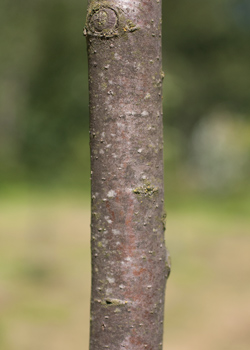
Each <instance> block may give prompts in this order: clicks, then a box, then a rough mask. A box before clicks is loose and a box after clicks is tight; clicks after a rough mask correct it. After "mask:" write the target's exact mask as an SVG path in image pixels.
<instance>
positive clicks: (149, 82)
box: [85, 0, 169, 350]
mask: <svg viewBox="0 0 250 350" xmlns="http://www.w3.org/2000/svg"><path fill="white" fill-rule="evenodd" d="M85 35H86V37H87V42H88V58H89V90H90V146H91V174H92V189H91V195H92V217H91V243H92V294H91V330H90V333H91V334H90V350H100V349H103V348H104V349H105V348H108V349H110V350H119V349H128V350H142V349H145V348H146V349H148V350H159V349H161V347H162V333H163V309H164V293H165V282H166V278H167V277H168V275H169V264H168V256H167V252H166V248H165V244H164V229H165V228H164V220H165V213H164V189H163V136H162V135H163V132H162V129H163V125H162V79H163V73H162V70H161V69H162V62H161V1H160V0H154V1H152V0H133V1H132V0H116V1H112V0H110V1H96V0H93V1H89V7H88V14H87V22H86V27H85Z"/></svg>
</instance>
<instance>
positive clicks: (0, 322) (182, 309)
mask: <svg viewBox="0 0 250 350" xmlns="http://www.w3.org/2000/svg"><path fill="white" fill-rule="evenodd" d="M11 193H15V195H12V194H11ZM85 198H86V196H84V195H83V194H82V193H80V192H78V193H77V192H75V193H72V192H69V193H64V192H62V191H60V192H59V191H54V192H53V191H47V192H46V191H42V192H41V191H27V190H22V191H20V192H19V194H18V195H17V190H15V191H13V192H11V191H9V192H8V194H7V193H5V194H2V196H1V200H0V212H1V216H0V232H1V246H0V276H1V279H0V310H1V313H0V348H1V349H5V350H34V349H36V350H44V349H46V350H57V349H58V350H59V349H60V350H66V349H67V350H68V349H74V350H77V349H79V350H80V349H81V350H87V349H88V337H89V297H90V245H89V241H90V237H89V236H90V230H89V223H90V207H89V201H88V200H86V199H85ZM166 202H167V208H168V219H167V232H166V233H167V235H166V238H167V245H168V247H169V250H170V252H171V255H172V266H173V269H172V274H171V276H170V279H169V280H168V286H167V293H166V306H165V335H164V337H165V339H164V340H165V341H164V350H166V349H168V350H184V349H185V350H191V349H192V350H194V349H203V350H208V349H213V350H231V349H232V350H235V349H237V350H248V349H249V344H250V333H249V329H250V304H249V293H250V280H249V274H250V264H249V262H250V258H249V246H250V234H249V233H250V218H249V212H250V198H249V196H247V195H246V194H244V195H243V194H242V195H241V196H239V195H237V196H232V195H231V196H220V197H218V196H217V197H210V198H208V197H205V196H202V195H196V196H194V195H188V194H186V196H175V197H172V196H169V198H167V201H166Z"/></svg>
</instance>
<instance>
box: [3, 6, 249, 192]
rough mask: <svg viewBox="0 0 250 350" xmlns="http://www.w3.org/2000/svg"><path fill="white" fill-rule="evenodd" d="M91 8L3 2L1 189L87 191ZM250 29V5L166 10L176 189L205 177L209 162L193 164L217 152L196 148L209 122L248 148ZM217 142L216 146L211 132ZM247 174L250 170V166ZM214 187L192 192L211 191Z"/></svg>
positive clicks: (169, 157) (168, 117)
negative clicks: (214, 119) (25, 185)
mask: <svg viewBox="0 0 250 350" xmlns="http://www.w3.org/2000/svg"><path fill="white" fill-rule="evenodd" d="M86 7H87V1H86V0H83V1H79V0H72V1H71V2H68V1H66V0H60V1H59V0H53V1H49V0H36V1H35V2H34V1H30V0H25V1H22V2H20V1H17V0H13V1H11V2H10V1H7V0H2V1H1V4H0V23H1V31H0V33H1V34H0V36H1V53H0V167H1V169H0V183H1V184H2V186H3V184H5V183H12V182H25V181H26V182H35V183H54V184H55V183H57V184H60V183H63V184H64V185H65V184H68V185H72V184H77V185H79V184H80V185H81V186H85V187H86V188H87V189H88V188H89V172H90V171H89V150H88V84H87V55H86V44H85V39H84V38H83V36H82V29H83V26H84V22H85V14H86ZM249 23H250V6H249V2H248V1H247V0H219V1H218V0H211V1H210V2H206V3H204V2H202V1H198V0H179V1H178V2H176V1H174V0H168V1H166V2H165V1H164V2H163V58H164V61H163V65H164V70H165V81H164V99H163V102H164V115H165V117H164V118H165V119H164V122H165V134H166V152H165V153H166V156H165V157H166V159H165V161H166V165H167V168H168V174H167V180H168V182H169V183H170V184H171V183H174V182H177V183H183V182H184V181H183V179H184V178H185V183H188V182H189V180H188V179H190V180H191V181H190V184H191V186H192V180H193V179H194V177H195V176H196V174H198V173H199V176H200V177H202V174H203V173H204V171H203V170H202V171H200V170H199V169H201V163H202V162H201V161H199V160H198V161H196V162H193V159H194V157H196V160H197V157H198V156H200V157H207V156H209V149H210V146H209V144H207V146H206V147H203V148H202V150H203V152H204V153H202V155H201V154H200V152H198V151H197V149H195V145H196V146H197V147H198V148H199V145H198V144H197V140H198V137H197V133H199V132H200V130H201V124H202V120H207V119H209V116H214V115H217V116H219V119H220V120H221V123H222V126H221V128H222V129H224V126H223V125H224V124H223V121H222V119H223V118H220V114H222V115H224V114H226V115H229V116H230V117H229V119H230V125H231V129H232V130H234V131H235V134H234V135H233V136H231V134H230V135H229V134H228V136H227V137H228V141H227V142H228V143H231V142H233V143H237V142H238V141H239V142H241V137H242V135H241V134H242V131H244V134H245V135H244V138H245V139H249V138H250V131H249V130H250V128H249V123H250V99H249V91H250V80H249V76H250V46H249V44H248V43H249V39H250V25H249ZM239 120H240V121H239ZM208 124H209V122H208ZM208 124H204V123H203V124H202V125H208ZM239 124H241V127H240V128H239V127H238V126H237V125H239ZM225 128H227V121H225ZM210 129H211V128H210ZM211 133H212V134H211V137H210V139H211V141H210V142H211V143H212V144H213V131H212V129H211ZM215 137H217V138H220V133H219V134H218V135H216V136H215ZM194 140H196V141H194ZM245 144H246V145H245V146H244V145H243V146H242V145H241V146H240V147H241V148H240V151H238V152H239V153H240V157H243V158H244V159H246V160H245V162H247V161H248V162H249V158H250V157H249V143H247V142H245ZM225 147H226V149H227V143H225ZM207 151H208V153H206V152H207ZM241 151H242V154H241ZM215 152H217V151H216V150H215ZM229 153H230V152H229ZM223 154H224V157H226V158H227V153H226V152H224V153H223ZM237 157H238V156H237ZM237 157H236V158H237ZM229 158H230V155H229ZM230 161H232V162H233V161H234V160H233V158H232V157H231V158H230ZM209 166H211V167H213V161H212V160H211V165H209ZM232 166H235V167H237V166H238V164H237V162H236V163H235V164H232ZM218 169H220V167H218ZM244 169H248V170H249V164H248V166H246V167H245V168H244ZM223 171H224V170H222V175H221V174H220V173H219V174H218V176H219V177H220V176H222V177H223ZM245 171H246V170H244V171H243V169H241V170H240V171H238V172H237V173H238V174H239V173H241V174H242V176H233V177H232V178H231V179H230V181H231V182H230V181H229V183H230V184H232V183H234V182H235V181H241V182H242V181H243V182H242V183H244V180H245V178H246V177H247V176H246V172H245ZM236 178H237V179H236ZM206 179H207V178H206V176H205V177H203V179H202V181H200V182H199V181H197V182H196V181H193V183H194V182H196V185H197V184H200V186H201V187H205V188H209V183H210V182H209V181H210V180H209V179H208V181H207V182H206ZM222 182H223V181H222ZM204 184H205V185H204ZM230 184H229V186H230ZM185 186H186V184H185ZM210 187H211V186H210ZM212 187H214V186H212ZM217 187H218V186H217Z"/></svg>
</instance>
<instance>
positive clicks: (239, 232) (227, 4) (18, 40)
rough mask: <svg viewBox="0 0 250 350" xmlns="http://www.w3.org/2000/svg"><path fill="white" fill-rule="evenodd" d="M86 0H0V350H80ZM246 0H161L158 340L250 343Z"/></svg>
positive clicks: (86, 289) (85, 319)
mask: <svg viewBox="0 0 250 350" xmlns="http://www.w3.org/2000/svg"><path fill="white" fill-rule="evenodd" d="M86 7H87V1H86V0H83V1H79V0H72V1H70V2H69V1H65V0H60V1H59V0H52V1H49V0H36V1H30V0H24V1H17V0H12V1H11V2H10V1H7V0H1V4H0V27H1V31H0V40H1V41H0V42H1V51H0V348H1V349H4V350H33V349H36V350H44V349H46V350H57V349H60V350H66V349H71V348H74V349H75V350H76V349H83V350H87V348H88V333H89V324H88V323H89V295H90V251H89V250H90V248H89V235H90V232H89V221H90V204H89V202H90V195H89V194H90V180H89V173H90V165H89V158H90V157H89V146H88V122H89V120H88V82H87V55H86V44H85V39H84V38H83V36H82V29H83V26H84V22H85V15H86ZM249 40H250V3H249V1H248V0H211V1H209V2H202V1H198V0H188V1H187V0H180V1H178V2H176V1H174V0H168V1H164V3H163V66H164V71H165V80H164V98H163V103H164V137H165V156H164V157H165V158H164V162H165V193H166V208H167V212H168V219H167V235H166V241H167V245H168V247H169V250H170V252H171V255H172V264H173V270H172V271H173V272H172V275H171V277H170V279H169V281H168V288H167V298H166V317H165V328H166V331H165V342H164V350H166V349H169V350H184V349H185V350H189V349H190V350H191V349H192V350H195V349H201V348H202V349H203V350H209V349H214V350H235V349H237V350H248V349H249V346H250V333H249V329H250V304H249V293H250V282H249V274H250V257H249V246H250V185H249V175H250V96H249V95H250V79H249V77H250V46H249Z"/></svg>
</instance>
